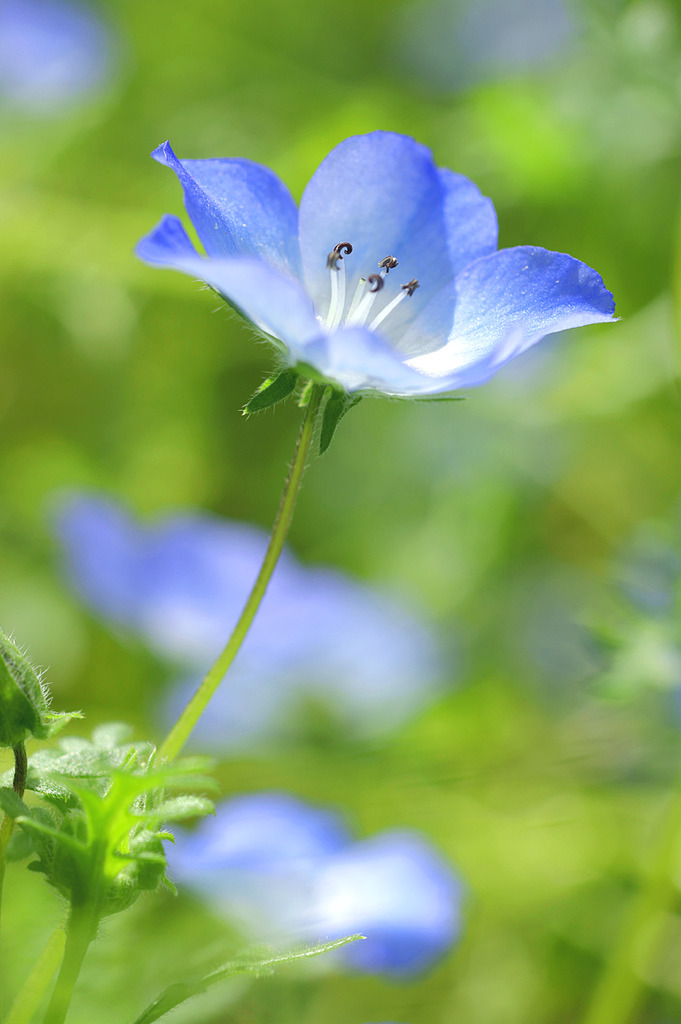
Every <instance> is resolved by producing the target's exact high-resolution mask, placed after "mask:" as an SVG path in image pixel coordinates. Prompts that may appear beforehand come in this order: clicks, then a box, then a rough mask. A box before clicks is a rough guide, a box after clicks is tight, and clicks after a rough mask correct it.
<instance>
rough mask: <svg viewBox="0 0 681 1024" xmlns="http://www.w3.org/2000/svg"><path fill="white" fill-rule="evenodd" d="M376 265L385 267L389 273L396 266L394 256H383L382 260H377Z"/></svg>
mask: <svg viewBox="0 0 681 1024" xmlns="http://www.w3.org/2000/svg"><path fill="white" fill-rule="evenodd" d="M378 265H379V267H385V272H386V274H389V273H390V271H391V270H394V269H395V267H396V266H397V260H396V259H395V257H394V256H384V257H383V259H382V260H379V261H378Z"/></svg>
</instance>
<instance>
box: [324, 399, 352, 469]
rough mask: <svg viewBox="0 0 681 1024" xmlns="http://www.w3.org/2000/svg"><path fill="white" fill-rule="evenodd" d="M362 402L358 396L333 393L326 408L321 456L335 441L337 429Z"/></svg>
mask: <svg viewBox="0 0 681 1024" xmlns="http://www.w3.org/2000/svg"><path fill="white" fill-rule="evenodd" d="M359 400H360V396H358V395H346V394H345V392H343V391H332V392H331V394H330V395H329V397H328V398H327V400H326V405H325V406H324V415H323V416H322V429H321V434H320V437H319V454H320V455H323V454H324V452H325V451H326V449H327V448H328V447H329V445H330V444H331V441H332V440H333V435H334V434H335V432H336V427H337V426H338V424H339V423H340V421H341V420H342V419H343V417H344V416H345V414H346V412H348V410H350V409H352V407H353V405H357V403H358V402H359Z"/></svg>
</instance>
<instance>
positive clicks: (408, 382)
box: [303, 327, 424, 395]
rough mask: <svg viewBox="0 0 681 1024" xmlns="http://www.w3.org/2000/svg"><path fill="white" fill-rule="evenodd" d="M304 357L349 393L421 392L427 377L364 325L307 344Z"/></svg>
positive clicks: (403, 393)
mask: <svg viewBox="0 0 681 1024" xmlns="http://www.w3.org/2000/svg"><path fill="white" fill-rule="evenodd" d="M303 359H304V361H305V362H306V363H307V364H308V365H310V366H312V367H314V368H315V369H316V370H317V371H318V372H319V373H320V374H322V376H324V377H326V378H328V379H329V380H332V381H335V382H336V383H337V384H340V385H341V387H342V388H344V389H345V390H346V391H348V392H350V393H352V392H355V391H379V392H382V393H384V394H387V395H405V394H411V393H412V392H413V393H418V390H419V388H420V385H421V384H422V382H423V380H424V378H423V376H422V375H421V374H420V373H419V372H418V371H416V370H413V369H411V367H409V366H407V365H406V364H405V363H404V362H402V360H401V359H400V357H399V355H398V354H397V353H396V352H395V351H394V350H393V349H392V348H391V347H390V345H388V344H387V342H385V341H384V340H383V339H382V338H381V337H380V336H379V335H378V334H376V333H374V332H373V331H370V330H368V329H367V328H363V327H346V328H342V329H341V330H339V331H335V332H334V333H332V334H328V335H324V336H320V337H319V338H317V339H316V340H315V341H313V342H311V343H310V344H308V345H307V346H306V348H305V350H304V353H303Z"/></svg>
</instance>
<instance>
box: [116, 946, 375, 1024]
mask: <svg viewBox="0 0 681 1024" xmlns="http://www.w3.org/2000/svg"><path fill="white" fill-rule="evenodd" d="M362 938H364V936H363V935H350V936H348V938H345V939H336V941H335V942H324V943H322V944H321V945H319V946H306V947H304V948H303V949H297V950H293V951H292V952H290V953H282V954H279V955H276V954H275V955H272V954H270V955H269V956H248V955H245V956H243V957H240V958H238V959H236V960H232V961H230V962H229V963H226V964H223V966H222V967H218V969H217V970H216V971H211V973H210V974H206V975H204V976H203V977H202V978H197V979H195V980H192V981H178V982H175V983H174V984H173V985H170V986H169V987H168V988H167V989H166V990H165V991H164V992H162V993H161V995H160V996H158V997H157V998H156V999H155V1000H154V1002H153V1003H151V1004H150V1005H149V1006H148V1007H147V1008H146V1010H144V1012H143V1013H141V1014H140V1016H139V1017H136V1018H135V1021H134V1024H153V1021H155V1020H158V1019H159V1017H162V1016H163V1015H164V1014H166V1013H168V1012H169V1011H170V1010H173V1009H174V1008H175V1007H176V1006H179V1005H180V1003H184V1002H185V1001H186V1000H187V999H191V998H192V997H193V996H198V995H201V994H202V993H203V992H206V991H207V990H208V989H209V988H210V986H211V985H215V984H216V982H218V981H224V980H225V979H226V978H232V977H234V976H235V975H237V974H253V975H254V976H255V977H260V976H261V975H264V974H271V973H272V971H273V970H274V968H275V967H282V966H284V965H286V964H292V963H295V962H296V961H298V960H307V959H309V958H310V957H313V956H319V954H320V953H329V952H331V951H332V950H334V949H340V947H341V946H345V945H347V943H348V942H355V941H356V940H357V939H362Z"/></svg>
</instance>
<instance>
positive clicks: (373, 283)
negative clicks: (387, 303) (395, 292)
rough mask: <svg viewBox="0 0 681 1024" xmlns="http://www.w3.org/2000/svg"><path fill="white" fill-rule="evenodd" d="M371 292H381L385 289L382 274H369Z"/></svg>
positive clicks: (368, 280)
mask: <svg viewBox="0 0 681 1024" xmlns="http://www.w3.org/2000/svg"><path fill="white" fill-rule="evenodd" d="M367 282H368V284H369V291H370V292H380V290H381V288H382V287H383V278H382V277H381V275H380V274H369V276H368V277H367Z"/></svg>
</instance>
